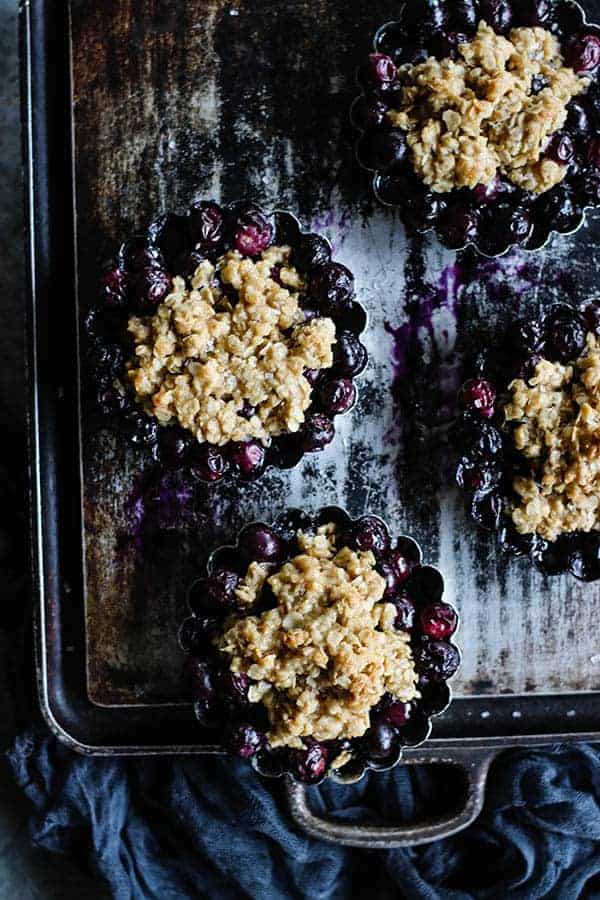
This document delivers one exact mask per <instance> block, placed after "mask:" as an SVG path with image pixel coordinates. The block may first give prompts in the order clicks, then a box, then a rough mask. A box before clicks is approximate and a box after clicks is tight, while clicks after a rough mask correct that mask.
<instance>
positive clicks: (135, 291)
mask: <svg viewBox="0 0 600 900" xmlns="http://www.w3.org/2000/svg"><path fill="white" fill-rule="evenodd" d="M170 290H171V276H170V275H169V273H168V272H165V271H164V270H163V269H158V268H151V269H150V268H146V269H142V271H141V272H139V273H138V274H137V275H136V276H135V278H134V279H133V282H132V286H131V298H132V301H133V304H134V307H135V310H136V311H137V312H139V313H141V314H142V315H151V314H152V313H154V311H155V310H156V307H157V306H158V305H159V303H162V301H163V300H164V299H165V297H166V296H167V294H168V293H169V291H170Z"/></svg>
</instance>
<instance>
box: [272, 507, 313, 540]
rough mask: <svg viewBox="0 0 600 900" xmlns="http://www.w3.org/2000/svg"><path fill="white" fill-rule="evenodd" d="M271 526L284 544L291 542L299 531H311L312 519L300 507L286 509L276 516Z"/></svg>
mask: <svg viewBox="0 0 600 900" xmlns="http://www.w3.org/2000/svg"><path fill="white" fill-rule="evenodd" d="M273 527H274V529H275V531H276V532H277V534H278V535H279V536H280V537H281V538H282V540H284V541H285V542H286V544H293V543H294V542H295V541H296V537H297V535H298V532H299V531H304V532H307V533H310V532H312V531H313V521H312V518H311V517H310V516H309V515H308V513H306V512H304V510H302V509H288V510H287V511H286V512H284V513H282V514H281V515H280V516H277V519H276V521H275V523H274V525H273Z"/></svg>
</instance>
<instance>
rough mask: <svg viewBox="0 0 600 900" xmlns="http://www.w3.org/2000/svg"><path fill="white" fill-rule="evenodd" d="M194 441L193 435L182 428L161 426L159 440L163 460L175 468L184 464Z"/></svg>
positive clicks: (165, 463) (164, 463) (166, 464)
mask: <svg viewBox="0 0 600 900" xmlns="http://www.w3.org/2000/svg"><path fill="white" fill-rule="evenodd" d="M193 443H194V439H193V437H192V436H191V435H190V434H186V432H185V431H183V429H182V428H178V427H169V428H161V431H160V435H159V442H158V446H159V451H160V459H161V462H162V463H163V465H165V466H168V467H169V468H173V469H176V468H178V467H179V466H182V465H184V463H185V462H186V459H187V457H188V455H189V452H190V449H191V448H192V446H193Z"/></svg>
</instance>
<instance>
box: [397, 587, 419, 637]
mask: <svg viewBox="0 0 600 900" xmlns="http://www.w3.org/2000/svg"><path fill="white" fill-rule="evenodd" d="M394 606H395V607H396V618H395V620H394V628H396V629H397V630H398V631H411V630H412V628H413V626H414V624H415V615H416V609H415V604H414V603H413V601H412V600H411V599H410V597H409V596H408V595H406V594H405V595H403V596H402V597H397V598H396V599H395V600H394Z"/></svg>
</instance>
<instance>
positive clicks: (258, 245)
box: [229, 203, 274, 257]
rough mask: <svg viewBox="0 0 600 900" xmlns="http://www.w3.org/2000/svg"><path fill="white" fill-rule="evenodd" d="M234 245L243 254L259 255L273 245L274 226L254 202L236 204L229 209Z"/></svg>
mask: <svg viewBox="0 0 600 900" xmlns="http://www.w3.org/2000/svg"><path fill="white" fill-rule="evenodd" d="M229 215H230V217H231V218H232V231H233V245H234V247H235V248H236V250H238V252H239V253H241V254H242V256H252V257H255V256H259V255H260V254H261V253H262V252H263V251H264V250H266V249H267V247H270V246H271V243H272V241H273V235H274V228H273V225H272V224H271V222H270V221H269V220H268V218H267V216H266V215H265V214H264V213H263V212H262V211H261V210H259V209H258V208H257V207H255V206H253V205H252V204H248V203H244V204H236V205H234V206H232V207H231V208H230V210H229Z"/></svg>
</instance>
